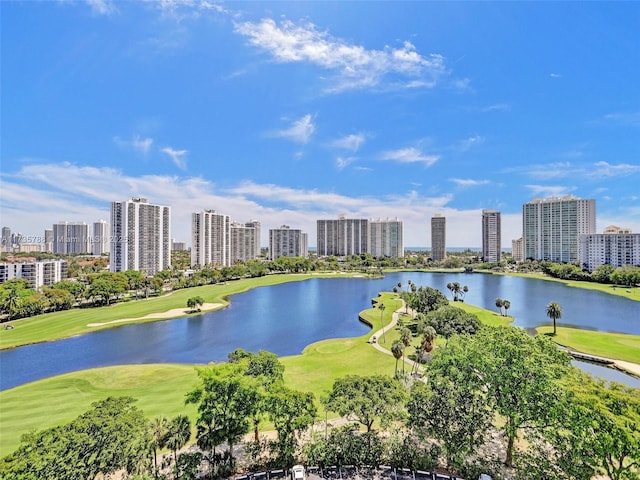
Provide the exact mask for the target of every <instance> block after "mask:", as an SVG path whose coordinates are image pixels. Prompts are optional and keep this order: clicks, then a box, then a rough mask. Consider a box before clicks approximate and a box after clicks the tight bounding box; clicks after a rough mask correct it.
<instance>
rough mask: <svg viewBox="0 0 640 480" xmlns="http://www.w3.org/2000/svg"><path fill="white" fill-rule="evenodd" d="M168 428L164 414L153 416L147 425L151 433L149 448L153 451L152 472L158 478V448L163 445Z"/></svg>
mask: <svg viewBox="0 0 640 480" xmlns="http://www.w3.org/2000/svg"><path fill="white" fill-rule="evenodd" d="M168 429H169V420H167V418H166V417H164V416H159V417H156V418H154V419H153V420H152V421H151V424H150V425H149V432H150V434H151V442H150V444H149V447H150V449H151V450H152V451H153V474H154V477H155V478H156V479H157V478H158V449H162V448H164V447H165V439H166V436H167V431H168Z"/></svg>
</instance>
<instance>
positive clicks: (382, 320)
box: [378, 283, 401, 343]
mask: <svg viewBox="0 0 640 480" xmlns="http://www.w3.org/2000/svg"><path fill="white" fill-rule="evenodd" d="M400 285H401V283H398V286H400ZM378 308H379V309H380V328H382V339H383V342H385V343H386V341H387V339H386V337H385V336H384V319H383V315H384V310H385V309H386V308H387V307H386V306H385V304H384V303H382V302H380V303H378Z"/></svg>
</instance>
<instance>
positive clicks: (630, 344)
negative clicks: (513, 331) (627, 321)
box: [536, 326, 640, 364]
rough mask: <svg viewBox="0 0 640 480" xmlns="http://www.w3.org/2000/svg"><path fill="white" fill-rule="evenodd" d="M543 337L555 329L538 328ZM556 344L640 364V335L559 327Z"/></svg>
mask: <svg viewBox="0 0 640 480" xmlns="http://www.w3.org/2000/svg"><path fill="white" fill-rule="evenodd" d="M536 331H537V332H538V333H540V334H543V335H552V332H553V327H551V326H545V327H538V328H536ZM556 332H557V334H556V335H555V336H552V337H551V338H552V339H553V341H554V342H557V343H559V344H560V345H564V346H566V347H569V348H571V349H573V350H577V351H578V352H582V353H588V354H591V355H598V356H601V357H607V358H612V359H614V360H624V361H626V362H632V363H638V364H640V335H627V334H625V333H609V332H595V331H593V330H580V329H578V328H567V327H557V328H556Z"/></svg>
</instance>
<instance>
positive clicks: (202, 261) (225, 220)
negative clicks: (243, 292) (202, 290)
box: [191, 210, 231, 267]
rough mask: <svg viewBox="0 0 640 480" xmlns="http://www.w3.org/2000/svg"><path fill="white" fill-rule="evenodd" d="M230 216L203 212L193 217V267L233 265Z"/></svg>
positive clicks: (213, 211) (214, 212) (194, 214)
mask: <svg viewBox="0 0 640 480" xmlns="http://www.w3.org/2000/svg"><path fill="white" fill-rule="evenodd" d="M230 236H231V221H230V219H229V215H223V214H221V213H216V211H215V210H202V211H201V212H196V213H193V214H192V215H191V265H199V266H201V267H204V266H208V265H212V266H217V267H228V266H230V265H231V242H230V238H231V237H230Z"/></svg>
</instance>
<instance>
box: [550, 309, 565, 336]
mask: <svg viewBox="0 0 640 480" xmlns="http://www.w3.org/2000/svg"><path fill="white" fill-rule="evenodd" d="M547 317H549V318H550V319H551V320H553V334H554V335H555V334H556V320H558V319H559V318H560V317H562V309H561V308H560V305H558V304H557V303H556V302H551V303H550V304H549V305H547Z"/></svg>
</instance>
